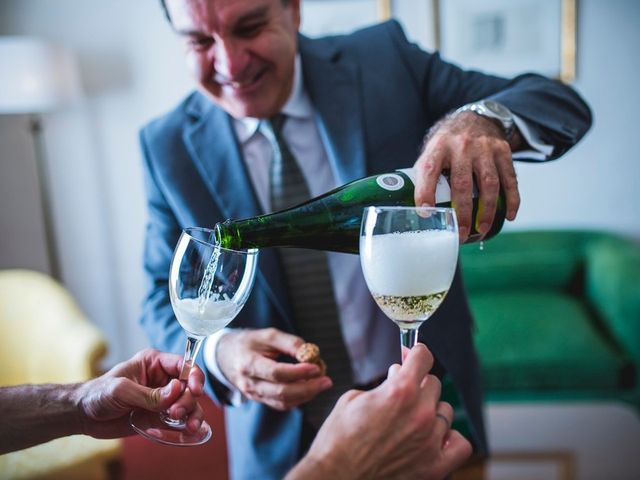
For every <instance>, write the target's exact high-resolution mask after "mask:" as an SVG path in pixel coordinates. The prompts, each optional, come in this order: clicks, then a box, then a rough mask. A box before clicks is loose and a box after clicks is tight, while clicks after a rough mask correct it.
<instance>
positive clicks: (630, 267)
mask: <svg viewBox="0 0 640 480" xmlns="http://www.w3.org/2000/svg"><path fill="white" fill-rule="evenodd" d="M586 256H587V264H586V278H585V283H586V285H585V290H586V294H587V296H588V298H589V299H590V301H591V302H592V305H593V306H594V308H595V309H596V310H597V312H598V313H599V314H600V317H601V318H602V319H603V320H604V321H605V322H606V323H607V327H608V328H609V331H610V333H611V334H612V335H613V337H614V338H615V340H616V341H617V342H618V343H619V344H620V345H622V346H623V347H624V348H625V350H626V351H627V352H628V353H629V354H631V355H632V356H633V357H634V360H635V362H636V364H640V245H638V244H635V243H633V242H632V241H630V240H626V239H624V238H621V237H608V238H603V239H601V240H598V241H597V242H594V243H593V244H592V245H590V246H589V247H588V248H587V251H586Z"/></svg>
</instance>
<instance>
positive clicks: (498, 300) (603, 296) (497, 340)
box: [460, 230, 640, 408]
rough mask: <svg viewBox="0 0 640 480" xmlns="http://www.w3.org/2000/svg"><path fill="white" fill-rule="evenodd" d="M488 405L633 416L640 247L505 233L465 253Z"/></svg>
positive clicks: (639, 334)
mask: <svg viewBox="0 0 640 480" xmlns="http://www.w3.org/2000/svg"><path fill="white" fill-rule="evenodd" d="M460 263H461V266H462V272H463V278H464V281H465V284H466V287H467V290H468V292H469V298H470V303H471V309H472V311H473V314H474V317H475V332H474V338H475V342H476V346H477V348H478V352H479V356H480V362H481V368H482V376H483V384H484V388H485V396H486V400H489V401H500V400H508V401H536V400H553V401H556V400H585V399H589V400H594V399H602V400H620V401H625V402H629V403H631V404H633V405H634V406H636V407H638V408H640V381H639V374H640V245H638V243H636V242H634V241H632V240H630V239H626V238H624V237H622V236H619V235H616V234H610V233H603V232H595V231H559V230H555V231H527V232H513V233H512V232H504V233H502V234H500V235H498V236H497V237H496V238H494V239H492V240H490V241H487V242H485V243H484V248H483V249H480V248H479V246H478V244H472V245H467V246H464V247H463V248H462V249H461V254H460Z"/></svg>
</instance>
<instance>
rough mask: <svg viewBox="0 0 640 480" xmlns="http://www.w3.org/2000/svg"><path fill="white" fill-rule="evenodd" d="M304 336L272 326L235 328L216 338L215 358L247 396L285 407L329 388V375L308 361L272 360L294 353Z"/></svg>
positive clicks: (330, 384)
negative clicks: (325, 374)
mask: <svg viewBox="0 0 640 480" xmlns="http://www.w3.org/2000/svg"><path fill="white" fill-rule="evenodd" d="M303 343H304V340H303V339H301V338H300V337H297V336H295V335H290V334H288V333H285V332H282V331H280V330H278V329H275V328H262V329H257V330H237V331H233V332H230V333H228V334H226V335H225V336H224V337H222V338H221V339H220V342H219V343H218V350H217V354H216V356H217V361H218V365H219V367H220V370H221V371H222V373H223V374H224V376H225V377H226V378H227V379H228V380H229V381H230V382H231V383H233V384H234V385H235V386H236V387H237V388H238V389H239V390H240V391H241V392H242V393H243V394H244V396H246V397H247V398H250V399H251V400H255V401H256V402H261V403H264V404H265V405H268V406H269V407H271V408H275V409H276V410H281V411H284V410H289V409H291V408H293V407H297V406H298V405H301V404H303V403H306V402H308V401H309V400H311V399H313V398H314V397H315V396H316V395H318V394H319V393H320V392H322V391H324V390H327V389H329V388H331V386H332V383H331V379H330V378H329V377H327V376H322V375H321V374H320V368H319V367H318V366H317V365H314V364H311V363H297V364H291V363H284V362H278V361H276V358H277V357H279V356H280V355H282V354H285V355H289V356H291V357H295V354H296V351H297V350H298V347H299V346H300V345H302V344H303Z"/></svg>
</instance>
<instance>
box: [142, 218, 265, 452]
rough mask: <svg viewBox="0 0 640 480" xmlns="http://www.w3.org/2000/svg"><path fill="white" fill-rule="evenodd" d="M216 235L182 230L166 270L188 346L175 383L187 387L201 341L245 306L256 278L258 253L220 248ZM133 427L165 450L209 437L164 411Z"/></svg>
mask: <svg viewBox="0 0 640 480" xmlns="http://www.w3.org/2000/svg"><path fill="white" fill-rule="evenodd" d="M215 238H216V237H215V232H214V230H209V229H206V228H186V229H184V230H183V232H182V235H181V236H180V239H179V240H178V244H177V245H176V248H175V251H174V252H173V258H172V260H171V267H170V269H169V296H170V298H171V306H172V307H173V311H174V313H175V315H176V318H177V319H178V322H179V323H180V325H181V326H182V328H183V329H184V330H185V332H186V334H187V346H186V348H185V353H184V361H183V364H182V369H181V371H180V376H179V380H180V381H182V382H183V384H184V385H186V381H187V378H188V377H189V372H190V370H191V367H193V364H194V363H195V359H196V356H197V355H198V351H199V350H200V346H201V345H202V341H203V340H204V339H205V338H206V337H207V336H208V335H211V334H212V333H215V332H216V331H218V330H220V329H221V328H224V327H225V326H227V324H229V322H231V320H233V319H234V318H235V316H236V315H237V314H238V312H240V310H241V309H242V307H243V306H244V304H245V302H246V301H247V298H248V297H249V293H250V292H251V287H252V286H253V280H254V277H255V271H256V266H257V263H258V250H257V249H250V250H246V251H238V250H230V249H226V248H222V247H220V246H219V245H218V244H217V242H216V240H215ZM130 420H131V425H132V427H133V428H134V430H136V431H137V432H138V433H140V434H141V435H143V436H145V437H146V438H148V439H150V440H154V441H156V442H159V443H164V444H169V445H180V446H191V445H200V444H202V443H204V442H206V441H207V440H209V438H211V427H210V426H209V424H208V423H206V422H202V425H201V426H200V429H199V430H198V431H197V432H195V433H191V432H188V431H187V430H186V422H185V420H184V419H174V418H171V417H169V415H168V414H167V413H166V412H161V413H160V414H157V413H154V412H149V411H145V410H134V411H133V412H131V419H130Z"/></svg>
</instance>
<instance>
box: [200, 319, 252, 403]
mask: <svg viewBox="0 0 640 480" xmlns="http://www.w3.org/2000/svg"><path fill="white" fill-rule="evenodd" d="M231 331H232V329H231V328H223V329H222V330H218V331H217V332H216V333H214V334H213V335H209V336H208V337H207V339H206V340H205V342H204V351H203V352H202V356H203V357H204V364H205V366H206V367H207V370H209V372H211V374H212V375H213V376H214V377H215V378H216V380H218V381H219V382H220V383H222V384H223V385H224V386H225V387H227V388H228V389H229V392H228V394H227V398H226V400H227V401H228V402H229V403H230V404H231V405H233V406H234V407H238V406H240V405H241V404H242V403H244V402H245V401H246V398H245V396H244V395H242V392H240V390H238V389H237V388H236V386H235V385H234V384H233V383H231V382H230V381H229V380H228V379H227V377H225V376H224V374H223V373H222V370H220V367H219V366H218V361H217V360H216V351H217V350H218V342H219V341H220V339H221V338H222V337H224V336H225V335H226V334H227V333H229V332H231Z"/></svg>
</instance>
